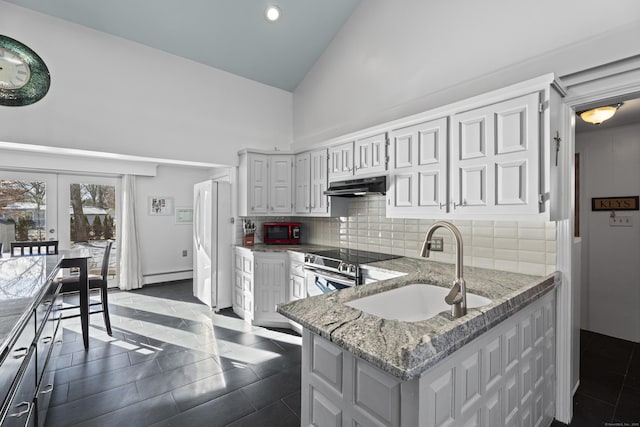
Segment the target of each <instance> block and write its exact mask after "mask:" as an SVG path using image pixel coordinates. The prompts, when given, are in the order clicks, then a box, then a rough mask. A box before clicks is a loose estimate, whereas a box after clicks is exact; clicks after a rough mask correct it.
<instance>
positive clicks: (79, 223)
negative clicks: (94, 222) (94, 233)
mask: <svg viewBox="0 0 640 427" xmlns="http://www.w3.org/2000/svg"><path fill="white" fill-rule="evenodd" d="M70 190H71V191H70V200H71V209H72V210H73V225H74V227H73V232H72V234H73V235H72V236H71V241H73V242H88V241H89V222H88V221H87V217H86V215H85V214H84V209H83V203H82V202H83V200H82V190H81V186H80V184H71V188H70Z"/></svg>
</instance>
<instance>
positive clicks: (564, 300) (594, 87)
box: [556, 56, 640, 424]
mask: <svg viewBox="0 0 640 427" xmlns="http://www.w3.org/2000/svg"><path fill="white" fill-rule="evenodd" d="M560 80H561V82H562V83H563V85H564V86H565V87H566V88H567V97H566V98H564V106H563V108H564V111H563V116H564V119H563V121H564V123H565V125H566V126H567V127H566V130H567V131H566V132H565V136H566V139H567V141H566V143H565V144H564V146H563V147H562V154H563V155H561V156H560V159H561V160H560V164H559V167H560V168H561V170H565V171H567V172H568V173H564V174H563V177H562V183H561V188H562V190H563V194H567V196H568V197H570V198H571V200H570V201H569V203H570V206H571V210H570V211H571V212H570V218H569V219H567V220H564V221H558V223H557V224H558V227H557V239H556V249H557V254H558V259H557V269H558V271H560V272H561V274H562V282H561V284H560V286H559V288H558V294H557V297H558V298H557V307H558V310H557V313H558V318H557V341H556V372H557V393H556V419H557V420H558V421H561V422H563V423H566V424H568V423H569V422H570V421H571V418H572V416H573V405H572V403H573V394H574V393H575V391H576V390H577V386H578V383H579V378H576V379H574V380H572V373H573V372H576V367H575V366H574V364H576V363H578V364H579V363H580V359H579V354H580V353H579V348H575V347H576V343H579V336H578V337H576V336H575V334H577V333H579V328H580V315H579V310H580V292H579V289H580V284H579V283H574V282H573V278H574V277H579V272H576V271H574V270H573V269H574V268H575V269H580V268H581V260H579V259H577V260H576V261H577V262H573V259H574V257H575V254H574V243H579V241H578V240H575V241H574V236H573V213H574V210H575V209H576V207H575V206H574V199H573V193H574V185H573V184H574V180H573V176H574V172H575V165H574V156H575V110H576V107H579V106H581V105H586V104H590V103H592V102H598V101H608V100H611V99H612V98H616V97H622V96H626V95H630V94H638V95H640V56H636V57H632V58H628V59H625V60H621V61H616V62H614V63H610V64H604V65H601V66H598V67H595V68H592V69H588V70H584V71H581V72H578V73H574V74H571V75H567V76H562V77H561V78H560ZM577 208H578V209H579V207H577ZM576 323H577V324H576ZM577 345H578V346H579V344H577ZM576 380H577V381H576Z"/></svg>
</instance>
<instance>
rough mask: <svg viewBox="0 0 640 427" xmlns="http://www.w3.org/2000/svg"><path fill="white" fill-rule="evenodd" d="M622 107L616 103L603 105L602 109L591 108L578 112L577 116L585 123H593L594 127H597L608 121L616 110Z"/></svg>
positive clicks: (620, 103) (619, 103)
mask: <svg viewBox="0 0 640 427" xmlns="http://www.w3.org/2000/svg"><path fill="white" fill-rule="evenodd" d="M621 105H622V102H618V103H617V104H613V105H605V106H604V107H597V108H592V109H591V110H586V111H580V112H578V115H579V116H580V118H581V119H582V120H584V121H585V122H587V123H593V124H594V125H599V124H600V123H602V122H604V121H605V120H609V119H610V118H611V117H613V115H614V114H616V111H618V108H620V106H621Z"/></svg>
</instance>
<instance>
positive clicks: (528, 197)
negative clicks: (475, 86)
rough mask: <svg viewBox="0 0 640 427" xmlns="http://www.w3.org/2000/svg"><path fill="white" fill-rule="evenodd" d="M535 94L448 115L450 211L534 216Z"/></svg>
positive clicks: (536, 166) (536, 169) (536, 182)
mask: <svg viewBox="0 0 640 427" xmlns="http://www.w3.org/2000/svg"><path fill="white" fill-rule="evenodd" d="M539 99H540V95H539V93H537V92H535V93H532V94H529V95H525V96H521V97H518V98H514V99H510V100H507V101H503V102H499V103H496V104H492V105H489V106H486V107H481V108H477V109H474V110H470V111H466V112H463V113H459V114H455V115H453V117H452V126H451V129H452V138H451V141H452V144H451V170H452V174H451V178H452V182H451V193H452V194H451V196H452V208H453V213H454V214H456V215H458V214H459V215H467V214H481V215H482V214H488V215H490V214H494V213H500V214H537V213H539V212H540V207H539V204H538V194H539V193H540V190H539V186H540V183H539V179H538V177H539V174H540V169H539V168H540V159H539V155H540V113H539V112H538V108H539Z"/></svg>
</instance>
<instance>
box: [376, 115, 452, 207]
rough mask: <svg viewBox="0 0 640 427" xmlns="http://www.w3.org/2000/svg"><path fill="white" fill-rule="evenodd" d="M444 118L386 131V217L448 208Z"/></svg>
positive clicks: (445, 120)
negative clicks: (387, 171)
mask: <svg viewBox="0 0 640 427" xmlns="http://www.w3.org/2000/svg"><path fill="white" fill-rule="evenodd" d="M447 170H448V169H447V119H446V118H442V119H437V120H431V121H428V122H425V123H420V124H417V125H413V126H409V127H406V128H402V129H396V130H394V131H392V132H390V134H389V190H388V191H387V216H388V217H418V216H421V215H426V214H434V213H435V214H438V215H440V214H444V213H446V212H447V203H448V195H447V182H448V178H447Z"/></svg>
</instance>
